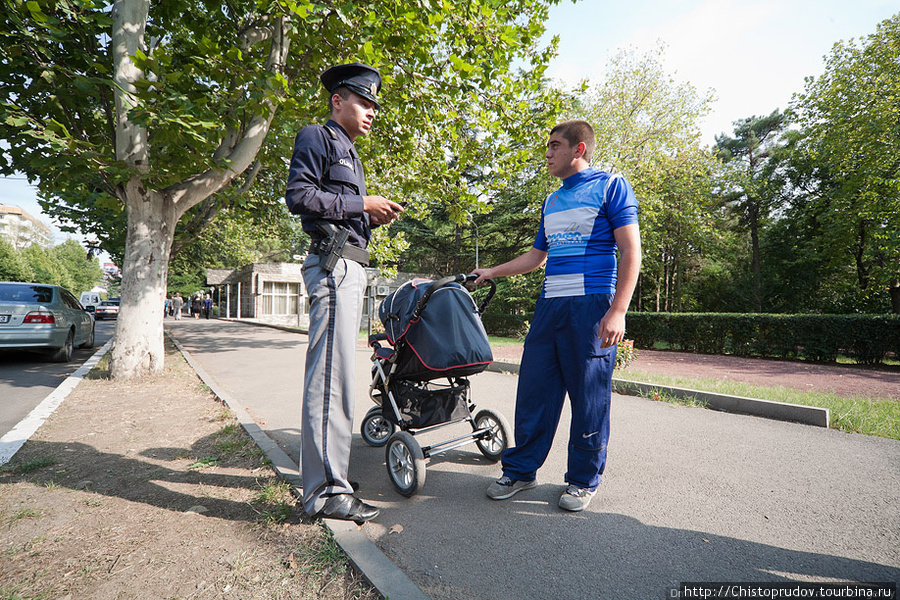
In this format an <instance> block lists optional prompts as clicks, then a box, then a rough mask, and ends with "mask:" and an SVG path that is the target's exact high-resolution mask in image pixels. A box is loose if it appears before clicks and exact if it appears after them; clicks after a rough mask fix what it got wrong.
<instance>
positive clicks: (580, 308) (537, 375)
mask: <svg viewBox="0 0 900 600" xmlns="http://www.w3.org/2000/svg"><path fill="white" fill-rule="evenodd" d="M612 299H613V295H612V294H593V295H589V296H567V297H563V298H541V299H540V300H538V303H537V307H536V308H535V313H534V321H533V322H532V324H531V329H530V330H529V331H528V335H527V336H526V338H525V348H524V354H523V356H522V364H521V367H520V369H519V386H518V392H517V394H516V416H515V442H516V445H515V447H513V448H509V449H507V450H506V452H504V454H503V459H502V460H503V474H504V475H507V476H509V477H511V478H513V479H518V480H522V481H531V480H533V479H535V477H536V475H537V470H538V469H539V468H540V467H541V465H543V464H544V461H545V460H546V459H547V454H548V453H549V452H550V447H551V445H552V444H553V437H554V435H555V434H556V429H557V426H558V425H559V417H560V414H561V412H562V407H563V401H564V400H565V397H566V393H568V395H569V400H570V402H571V405H572V424H571V427H570V429H569V446H568V464H567V469H568V470H567V472H566V474H565V481H566V482H567V483H570V484H572V485H576V486H578V487H580V488H588V489H594V488H596V487H597V485H598V484H599V483H600V476H601V475H602V474H603V471H604V469H605V468H606V446H607V443H608V441H609V403H610V397H611V395H612V373H613V367H615V363H616V347H615V346H612V347H610V348H601V347H600V340H599V339H597V332H598V330H599V327H600V320H601V319H602V318H603V316H604V315H605V314H606V312H607V310H609V306H610V303H611V302H612Z"/></svg>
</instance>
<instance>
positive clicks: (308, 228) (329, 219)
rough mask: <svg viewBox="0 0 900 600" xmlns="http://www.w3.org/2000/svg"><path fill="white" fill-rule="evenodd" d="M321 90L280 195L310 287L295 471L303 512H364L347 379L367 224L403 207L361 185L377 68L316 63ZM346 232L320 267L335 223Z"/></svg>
mask: <svg viewBox="0 0 900 600" xmlns="http://www.w3.org/2000/svg"><path fill="white" fill-rule="evenodd" d="M321 80H322V85H324V86H325V89H326V90H328V92H329V95H330V101H329V102H330V107H331V119H330V120H329V121H328V122H327V123H326V124H325V125H324V126H323V125H309V126H307V127H304V128H303V129H302V130H301V131H300V133H298V134H297V138H296V140H295V142H294V153H293V156H292V158H291V166H290V172H289V174H288V183H287V192H286V194H285V201H286V202H287V205H288V208H289V209H290V211H291V212H292V213H294V214H299V215H300V218H301V222H302V225H303V230H304V231H305V232H306V233H307V234H309V236H310V237H311V238H312V245H311V246H310V251H309V257H308V258H307V259H306V262H305V263H304V264H303V282H304V284H305V285H306V290H307V292H308V294H309V302H310V307H309V346H308V348H307V352H306V374H305V379H304V388H303V412H302V418H301V440H300V443H301V450H300V474H301V478H302V479H303V506H304V510H305V511H306V513H307V514H309V515H311V516H322V517H328V518H333V519H345V520H352V521H356V522H359V523H361V522H364V521H368V520H371V519H374V518H375V517H377V516H378V513H379V511H378V509H377V508H376V507H374V506H371V505H369V504H366V503H365V502H363V501H362V500H360V499H358V498H357V497H356V496H355V495H354V493H353V492H354V490H353V486H352V485H351V483H350V481H349V480H348V479H347V471H348V469H349V465H350V440H351V436H352V433H353V405H354V398H353V382H354V374H353V372H354V368H355V359H356V339H357V336H358V333H359V322H360V319H361V316H362V300H363V294H364V292H365V289H366V273H365V270H364V266H365V265H367V264H368V251H367V250H366V247H367V245H368V243H369V237H370V234H371V227H373V226H377V225H383V224H385V223H390V222H391V221H392V220H393V219H395V218H397V217H398V216H399V215H400V213H402V212H403V208H402V207H401V206H400V205H399V204H396V203H394V202H391V201H390V200H388V199H387V198H384V197H382V196H371V195H367V194H366V182H365V175H364V174H363V167H362V163H361V162H360V160H359V156H358V155H357V154H356V148H354V146H353V142H354V140H355V139H356V138H357V137H359V136H360V135H366V134H367V133H369V130H370V129H371V127H372V122H373V120H374V119H375V111H376V109H377V108H378V98H377V96H378V92H379V91H380V90H381V75H380V74H379V72H378V71H377V70H376V69H374V68H372V67H370V66H368V65H364V64H361V63H351V64H346V65H338V66H336V67H332V68H330V69H328V70H327V71H325V72H324V73H322V76H321ZM322 224H327V225H328V227H329V228H331V227H334V228H336V229H337V230H343V231H344V232H347V233H349V237H348V239H347V242H346V244H344V246H343V247H341V248H340V249H339V250H338V251H339V253H340V258H339V259H338V260H337V262H336V263H335V264H334V265H333V267H331V268H328V267H329V265H328V262H327V258H328V255H327V254H320V253H326V252H328V251H329V246H330V243H331V241H333V240H334V239H336V237H335V236H334V233H333V232H334V231H335V229H331V230H330V231H331V233H327V232H323V231H322V230H321V229H320V228H319V227H317V225H322Z"/></svg>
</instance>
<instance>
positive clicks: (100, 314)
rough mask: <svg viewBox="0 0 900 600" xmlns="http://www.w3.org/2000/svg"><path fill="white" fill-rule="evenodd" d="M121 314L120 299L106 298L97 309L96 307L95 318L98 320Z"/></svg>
mask: <svg viewBox="0 0 900 600" xmlns="http://www.w3.org/2000/svg"><path fill="white" fill-rule="evenodd" d="M118 316H119V301H118V300H104V301H103V302H101V303H100V304H99V305H98V306H97V308H96V309H94V318H96V319H97V320H100V319H115V318H116V317H118Z"/></svg>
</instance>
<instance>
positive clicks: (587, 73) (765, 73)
mask: <svg viewBox="0 0 900 600" xmlns="http://www.w3.org/2000/svg"><path fill="white" fill-rule="evenodd" d="M897 13H900V0H853V1H852V2H851V1H848V0H744V1H739V0H629V1H628V2H611V1H609V0H582V1H580V2H578V3H572V2H571V1H570V0H561V2H560V4H559V5H557V6H554V7H552V8H551V9H550V19H549V20H548V22H547V29H548V34H549V35H559V36H560V42H559V54H558V55H557V57H556V58H555V59H554V60H553V61H552V62H551V63H550V68H549V69H548V73H547V74H548V76H549V77H550V78H552V79H554V80H556V81H557V82H559V83H560V84H562V85H564V86H567V87H572V86H574V85H575V84H576V83H577V82H579V81H581V80H582V79H588V80H589V81H591V82H594V83H597V82H599V81H601V80H602V78H603V74H604V70H605V68H606V66H607V64H608V62H609V59H610V58H612V57H613V56H614V55H615V54H616V53H617V52H618V51H619V50H620V49H630V50H633V51H635V52H637V53H639V54H643V53H646V52H649V51H651V50H652V49H654V48H656V47H657V45H658V44H659V43H660V42H662V43H663V44H664V45H665V51H664V54H663V61H664V65H665V67H666V70H667V71H668V73H669V74H670V75H672V77H673V78H674V79H675V80H676V82H679V83H682V82H687V83H690V84H691V85H693V86H694V87H695V88H696V89H697V90H698V92H701V93H702V92H705V91H706V90H713V91H714V93H715V97H716V101H715V102H714V103H713V106H712V112H711V114H710V115H709V116H708V117H707V118H706V119H705V120H704V121H703V123H702V124H701V130H702V133H703V142H704V143H706V144H708V145H712V144H713V143H714V142H715V136H716V135H717V134H721V133H732V132H733V127H732V123H733V122H734V121H737V120H739V119H743V118H745V117H750V116H754V115H767V114H769V113H771V112H772V111H773V110H775V109H776V108H777V109H781V110H784V109H785V108H787V106H788V103H789V102H790V100H791V96H792V95H793V94H795V93H797V92H801V91H802V90H803V87H804V78H806V77H808V76H814V77H815V76H819V75H820V74H821V73H822V71H823V69H824V57H825V56H826V55H828V54H829V53H830V51H831V48H832V46H833V45H834V44H835V43H836V42H838V41H840V40H851V39H855V38H859V37H863V36H866V35H868V34H870V33H874V31H875V28H876V25H877V24H878V23H879V22H881V21H883V20H884V19H888V18H890V17H891V16H893V15H895V14H897ZM0 152H2V148H0ZM0 204H7V205H12V206H18V207H20V208H23V209H24V210H26V211H28V212H29V213H31V215H32V216H35V217H37V218H38V219H40V220H42V221H44V222H45V223H46V224H47V225H49V226H50V227H51V229H52V230H53V231H54V242H55V243H61V242H63V241H65V240H66V239H67V237H69V236H70V234H65V233H63V232H61V231H60V230H59V228H58V227H57V226H56V224H55V223H53V222H52V221H51V220H50V218H49V217H48V216H46V215H44V214H43V213H42V211H41V208H40V205H39V204H38V203H37V198H36V195H35V192H34V190H33V189H32V188H31V186H30V185H29V184H28V182H27V181H25V178H24V177H22V176H17V177H12V178H2V177H0ZM72 237H74V238H75V239H78V240H79V241H82V240H83V239H84V237H83V236H80V235H75V236H72ZM104 260H106V259H105V258H104V257H101V261H104Z"/></svg>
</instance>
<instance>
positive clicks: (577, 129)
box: [550, 120, 597, 162]
mask: <svg viewBox="0 0 900 600" xmlns="http://www.w3.org/2000/svg"><path fill="white" fill-rule="evenodd" d="M554 133H559V134H560V135H561V136H563V138H564V139H565V140H566V141H567V142H569V146H576V145H578V144H580V143H582V142H584V159H585V160H586V161H588V162H591V157H592V156H593V155H594V147H595V146H596V145H597V140H596V138H595V137H594V128H593V127H591V124H590V123H588V122H587V121H579V120H575V121H564V122H562V123H560V124H559V125H557V126H556V127H554V128H553V129H551V130H550V135H551V136H552V135H553V134H554Z"/></svg>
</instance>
